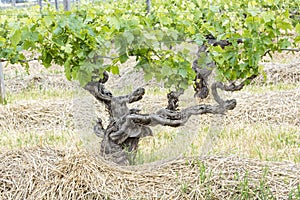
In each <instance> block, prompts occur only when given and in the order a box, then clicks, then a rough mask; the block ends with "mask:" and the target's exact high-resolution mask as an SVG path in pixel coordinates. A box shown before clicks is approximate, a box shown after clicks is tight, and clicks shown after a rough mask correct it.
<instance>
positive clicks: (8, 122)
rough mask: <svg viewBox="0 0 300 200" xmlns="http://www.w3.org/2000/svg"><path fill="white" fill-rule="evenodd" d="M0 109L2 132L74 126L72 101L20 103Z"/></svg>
mask: <svg viewBox="0 0 300 200" xmlns="http://www.w3.org/2000/svg"><path fill="white" fill-rule="evenodd" d="M0 108H1V109H0V127H1V128H0V130H1V131H6V132H15V131H18V132H22V131H29V132H30V131H36V132H38V131H45V130H65V129H68V128H70V127H72V126H74V125H73V114H72V104H71V102H70V100H42V101H40V100H36V101H20V102H18V103H16V104H11V105H10V104H9V105H4V106H3V105H0Z"/></svg>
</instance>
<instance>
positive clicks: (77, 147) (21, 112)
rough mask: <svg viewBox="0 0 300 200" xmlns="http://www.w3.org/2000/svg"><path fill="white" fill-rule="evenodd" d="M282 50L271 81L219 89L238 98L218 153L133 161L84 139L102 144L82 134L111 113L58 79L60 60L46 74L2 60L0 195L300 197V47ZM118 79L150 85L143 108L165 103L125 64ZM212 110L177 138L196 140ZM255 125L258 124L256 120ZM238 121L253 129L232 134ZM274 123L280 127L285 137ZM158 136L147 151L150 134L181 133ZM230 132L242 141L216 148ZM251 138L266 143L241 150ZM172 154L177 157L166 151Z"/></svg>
mask: <svg viewBox="0 0 300 200" xmlns="http://www.w3.org/2000/svg"><path fill="white" fill-rule="evenodd" d="M278 57H280V59H279V60H280V62H273V61H272V62H270V63H267V64H265V65H266V72H267V75H268V76H267V80H264V79H263V77H260V78H258V79H257V80H256V83H255V84H253V85H251V86H248V87H247V88H246V89H245V90H243V91H241V92H238V93H234V94H224V95H226V96H228V97H230V98H232V97H234V98H236V99H237V101H238V106H237V108H236V109H234V110H233V111H231V112H230V113H228V114H227V115H226V116H225V117H223V118H222V126H225V127H226V128H229V129H230V130H229V132H230V133H229V136H226V134H225V136H224V135H221V136H219V139H218V141H217V142H218V143H212V144H211V145H215V146H216V149H218V148H220V151H216V153H214V152H210V154H209V155H207V154H204V155H202V156H200V155H199V154H197V153H196V154H186V155H187V156H183V155H182V154H170V153H167V154H168V155H167V156H166V157H167V158H169V160H162V159H163V158H165V157H163V156H160V157H158V158H157V159H156V160H158V161H157V162H154V163H151V164H143V165H136V166H130V167H120V166H116V165H114V164H112V163H108V162H106V161H104V160H102V159H101V158H99V157H98V156H97V152H96V154H95V153H94V152H92V153H91V151H90V149H89V148H85V147H86V146H84V145H82V143H87V144H89V145H90V146H93V147H95V146H97V145H98V144H99V139H98V138H94V137H92V139H91V138H89V137H85V136H84V135H86V134H87V133H88V132H89V134H92V121H93V120H94V119H95V117H96V115H101V116H102V117H107V116H105V112H104V111H103V106H102V105H96V104H94V102H93V98H91V97H89V96H87V95H86V93H84V92H82V91H81V90H80V89H79V88H78V86H77V85H76V84H74V83H70V82H68V81H67V80H65V79H64V76H63V75H62V74H61V71H60V70H61V69H60V68H58V67H54V68H51V71H50V72H49V71H46V72H45V70H44V69H42V68H41V67H40V66H39V65H38V63H32V67H31V71H32V73H31V75H29V76H28V75H24V74H23V73H21V72H22V69H20V68H19V67H18V66H8V67H6V68H5V70H6V71H5V74H6V84H7V89H8V92H9V95H8V104H7V105H5V106H2V105H1V106H0V132H1V136H0V150H1V155H0V199H300V165H299V162H300V132H299V127H300V88H299V81H300V54H296V55H294V56H288V57H285V56H282V55H278ZM114 78H116V79H117V81H116V82H111V83H110V84H111V86H112V88H116V87H118V86H123V88H124V85H126V86H127V87H126V88H125V89H124V90H123V91H122V90H121V91H120V90H118V91H117V90H116V91H115V92H116V93H120V94H122V93H126V92H128V91H130V89H131V88H132V87H131V86H130V85H133V84H137V83H136V82H137V81H138V82H139V83H138V85H145V86H146V87H148V90H147V91H149V92H148V93H146V96H145V99H144V100H143V101H141V102H139V103H137V104H136V105H135V106H137V107H139V108H142V109H143V111H145V112H150V111H155V109H157V106H164V103H165V96H163V95H165V94H163V95H162V93H163V92H165V91H161V90H160V89H158V90H157V89H152V88H151V87H150V86H149V85H147V84H145V83H144V82H143V81H142V80H141V79H139V78H136V77H135V75H134V74H131V73H130V72H129V71H128V70H127V68H124V69H122V74H121V76H120V77H114ZM151 86H153V85H151ZM191 96H192V91H188V92H187V94H186V95H185V96H184V97H183V98H182V100H183V103H182V106H188V105H190V104H195V103H199V102H198V101H197V100H194V99H193V98H191ZM145 103H146V104H147V106H146V107H143V106H144V105H145ZM201 103H203V102H201ZM94 110H98V112H96V113H95V112H93V111H94ZM212 118H213V116H201V117H198V118H192V119H191V122H190V123H189V124H188V125H187V128H186V127H183V128H182V129H181V131H183V130H184V131H187V132H189V133H195V134H194V135H193V137H191V138H192V139H191V138H189V137H187V135H184V136H183V137H187V138H189V139H188V140H187V143H188V144H189V145H191V144H194V143H197V142H196V141H194V139H195V138H197V139H199V138H202V139H203V140H204V141H202V142H204V143H205V136H201V137H200V136H199V135H198V132H199V130H200V129H201V128H199V127H201V126H203V127H207V129H210V128H211V127H210V126H211V125H210V124H211V123H212ZM259 124H260V125H259ZM261 125H262V126H264V128H263V129H260V128H257V127H259V126H261ZM236 127H242V128H240V129H239V128H237V130H238V132H239V131H244V132H247V131H253V133H252V132H251V133H236V132H233V131H232V130H233V129H234V128H236ZM245 127H251V128H249V129H247V128H245ZM265 127H267V129H268V130H266V128H265ZM276 127H278V129H280V130H281V129H284V130H283V131H284V135H283V133H281V132H280V133H277V132H276V130H277V129H276ZM187 129H189V130H187ZM157 130H159V131H161V130H162V129H156V131H157ZM291 130H293V132H291ZM78 132H79V133H78ZM162 132H163V131H162ZM208 132H209V131H208ZM264 132H266V133H267V134H269V135H268V136H266V133H264ZM204 133H205V134H206V133H207V132H204ZM204 133H201V134H202V135H203V134H204ZM164 134H165V133H164V132H163V133H158V134H157V135H158V136H159V138H158V139H156V140H152V139H151V138H147V139H146V140H145V141H143V142H142V145H141V149H142V152H145V151H146V152H149V151H152V149H151V148H152V146H151V145H152V143H155V142H156V144H155V145H157V143H163V142H162V141H164V140H166V141H167V140H169V139H170V138H171V140H177V141H178V140H179V139H182V138H180V137H175V138H174V137H173V136H169V135H168V134H170V133H169V132H167V134H165V135H164ZM172 134H173V133H172ZM162 135H163V137H162ZM254 135H255V137H257V138H256V139H254ZM166 136H168V137H167V139H165V137H166ZM222 137H223V138H222ZM260 137H261V138H260ZM263 137H266V138H263ZM224 138H225V139H224ZM223 139H224V141H223ZM199 140H200V139H199ZM235 140H237V141H238V142H241V144H239V145H240V146H237V147H236V148H237V149H238V150H237V151H233V152H232V151H231V149H226V151H225V153H224V152H222V151H224V148H223V147H227V146H228V145H230V144H231V143H232V144H236V143H235V142H236V141H235ZM251 140H252V141H253V143H251ZM277 140H278V141H279V142H280V143H277V142H276V141H277ZM157 141H159V142H157ZM269 141H270V142H269ZM180 142H182V141H180ZM204 143H200V142H199V146H202V145H203V144H204ZM248 143H249V144H248ZM255 143H256V144H255ZM150 144H151V145H150ZM166 144H167V142H166ZM177 144H180V143H176V146H175V147H174V148H175V149H179V150H180V146H182V145H183V143H182V144H180V145H177ZM161 145H162V144H161ZM184 145H186V144H184ZM255 145H256V146H259V145H261V149H262V150H261V151H262V152H259V153H257V155H254V156H251V155H250V156H248V154H247V153H245V152H243V151H242V150H241V149H242V148H243V147H247V146H248V147H249V148H251V147H252V146H255ZM278 145H279V146H278ZM280 145H283V147H282V148H281V146H280ZM174 148H173V147H172V148H169V151H170V152H171V151H175V149H174ZM230 148H231V147H230ZM165 149H166V147H165V146H164V148H163V150H162V151H164V153H166V151H165ZM170 149H171V150H170ZM95 150H96V151H97V148H95ZM185 150H186V149H185ZM194 150H195V149H194ZM239 151H242V152H239ZM249 151H250V150H249ZM251 151H253V148H252V149H251ZM220 152H221V153H220ZM272 153H273V154H274V158H275V159H271V160H279V161H281V162H274V161H272V162H271V161H266V160H268V159H266V158H265V157H264V156H261V155H264V154H272ZM158 154H160V151H158ZM244 154H247V155H246V156H245V155H244ZM145 155H148V154H145ZM191 155H196V156H194V157H189V156H191ZM174 156H178V157H177V158H172V159H171V157H174ZM253 157H254V158H255V159H253ZM143 160H144V161H146V160H147V159H146V158H143ZM149 160H150V161H151V159H149Z"/></svg>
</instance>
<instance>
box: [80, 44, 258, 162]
mask: <svg viewBox="0 0 300 200" xmlns="http://www.w3.org/2000/svg"><path fill="white" fill-rule="evenodd" d="M219 43H220V42H219ZM217 45H221V46H222V45H228V44H227V43H226V44H225V42H224V44H223V43H222V44H221V43H220V44H217ZM206 50H207V48H206V47H205V46H202V47H200V48H199V52H202V53H204V55H205V54H206V53H207V52H206ZM199 55H200V54H199ZM206 64H207V65H206V66H208V67H206V68H201V67H199V66H198V65H197V62H194V64H193V69H194V71H195V72H196V78H195V96H196V97H200V98H206V97H207V96H208V94H209V88H208V83H207V78H208V76H209V75H210V74H211V71H212V68H213V67H214V63H213V62H211V63H206ZM254 77H255V76H252V77H250V78H249V79H247V80H252V79H253V78H254ZM108 79H109V76H108V73H107V72H104V74H103V78H102V79H100V80H99V81H91V82H89V83H88V84H87V85H86V86H85V89H86V90H88V91H89V92H90V93H91V94H92V95H93V96H94V97H95V98H96V99H97V100H99V101H101V102H103V103H104V104H105V106H106V109H107V110H108V113H109V115H110V119H109V120H110V121H109V125H108V126H107V127H106V128H104V127H103V125H102V120H101V119H98V121H97V124H96V125H95V127H94V131H95V133H96V134H97V135H98V136H101V137H103V140H102V142H101V155H102V156H103V157H104V158H106V159H110V160H112V161H113V162H115V163H118V164H120V165H128V164H130V160H133V159H134V157H135V155H136V150H137V148H138V144H139V141H140V139H141V138H143V137H145V136H151V135H153V134H152V131H151V129H150V127H151V126H156V125H161V126H171V127H178V126H183V125H184V124H185V123H186V122H187V121H188V119H189V118H190V117H191V116H192V115H202V114H208V113H210V114H224V113H225V112H226V111H228V110H232V109H234V108H235V106H236V100H235V99H231V100H223V99H222V98H221V97H220V96H219V94H218V91H217V89H221V90H225V91H236V90H240V89H242V88H243V86H244V83H245V81H246V80H245V81H243V82H241V83H240V84H237V85H236V84H235V83H234V82H232V83H231V84H230V85H225V84H223V83H221V82H215V83H213V84H212V85H211V89H210V90H211V94H212V96H213V98H214V99H215V101H216V105H205V104H202V105H195V106H191V107H188V108H185V109H182V110H179V109H178V102H179V96H180V95H182V94H183V90H181V91H173V92H170V93H169V94H168V95H167V98H168V106H167V107H166V108H161V109H159V110H158V111H156V112H155V113H140V110H138V109H129V108H128V104H130V103H133V102H136V101H139V100H141V99H142V98H143V95H144V94H145V89H144V88H137V89H136V90H134V91H133V92H132V93H131V94H128V95H125V96H114V95H113V94H112V93H111V92H110V91H108V90H107V89H106V88H105V83H106V82H107V80H108Z"/></svg>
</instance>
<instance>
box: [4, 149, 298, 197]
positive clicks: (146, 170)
mask: <svg viewBox="0 0 300 200" xmlns="http://www.w3.org/2000/svg"><path fill="white" fill-rule="evenodd" d="M0 177H1V178H0V198H1V199H35V200H39V199H272V198H273V199H288V198H290V199H298V198H300V188H299V184H300V178H299V177H300V166H299V165H295V164H292V163H277V162H262V161H258V160H249V159H240V158H238V157H235V156H229V157H221V156H213V157H197V158H178V159H176V160H172V161H168V162H165V163H156V164H154V163H153V164H151V165H143V166H132V167H120V166H115V165H114V164H112V163H107V162H105V161H103V160H101V158H97V157H93V156H90V155H89V154H87V153H86V152H84V151H78V150H76V149H74V150H57V149H51V148H43V147H39V148H33V149H20V150H13V151H4V152H2V154H1V155H0Z"/></svg>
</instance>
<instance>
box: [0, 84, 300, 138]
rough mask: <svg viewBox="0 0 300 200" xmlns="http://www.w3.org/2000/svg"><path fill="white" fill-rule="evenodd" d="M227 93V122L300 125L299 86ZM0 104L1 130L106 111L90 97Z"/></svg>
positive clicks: (62, 126)
mask: <svg viewBox="0 0 300 200" xmlns="http://www.w3.org/2000/svg"><path fill="white" fill-rule="evenodd" d="M230 97H231V98H236V99H237V102H238V105H237V107H236V108H235V109H234V110H232V111H229V112H228V113H227V114H226V117H225V122H226V124H231V123H237V122H239V123H245V122H246V123H257V122H262V123H266V122H268V123H269V124H272V123H273V124H282V123H285V124H290V125H296V126H299V125H300V89H294V90H290V91H282V92H278V91H277V92H269V93H264V94H250V93H246V92H239V93H236V94H232V95H231V96H230ZM152 100H153V102H152ZM155 101H156V99H154V98H152V99H147V102H148V103H147V104H142V106H145V105H147V106H152V107H153V106H154V107H155V106H156V107H155V108H153V109H157V108H159V107H160V105H156V104H155V103H154V102H155ZM141 103H144V102H141ZM0 107H1V109H0V130H1V131H6V132H15V131H18V132H22V131H25V132H27V131H32V130H34V131H45V130H74V129H75V128H78V126H81V125H80V121H82V122H81V124H83V125H86V124H89V123H90V124H93V123H94V121H95V120H96V113H98V115H103V116H102V117H105V114H106V113H105V112H104V107H103V106H102V107H101V106H100V107H99V106H98V107H97V106H95V105H93V98H92V97H79V98H78V99H66V100H61V99H56V100H42V101H40V100H31V101H20V102H18V103H14V104H11V105H5V106H3V105H0ZM142 108H143V107H142ZM106 117H107V116H106ZM211 118H212V116H211V115H203V116H200V117H197V120H198V122H197V123H198V124H199V123H200V124H209V123H210V122H211ZM103 119H104V118H103ZM199 120H200V122H199ZM76 123H77V124H76ZM76 125H77V127H76ZM90 126H91V127H92V125H90Z"/></svg>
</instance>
